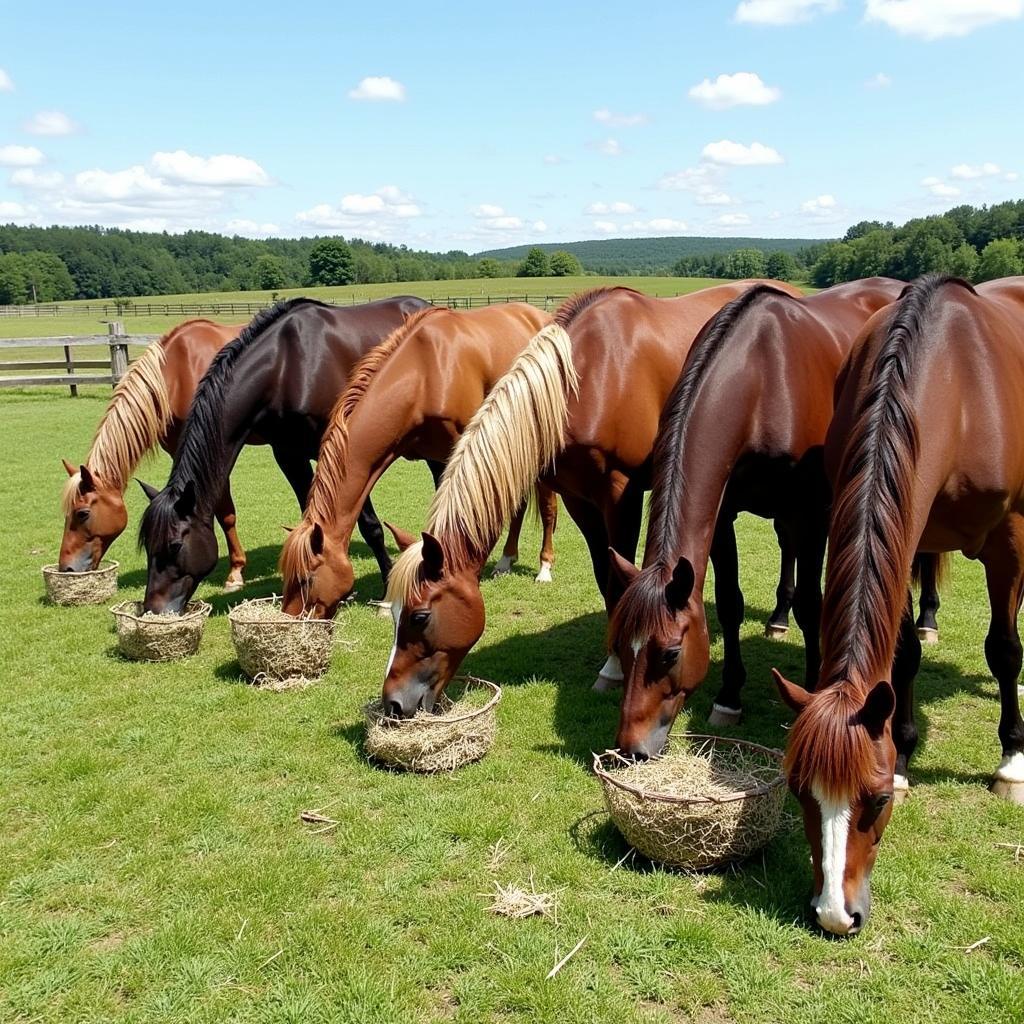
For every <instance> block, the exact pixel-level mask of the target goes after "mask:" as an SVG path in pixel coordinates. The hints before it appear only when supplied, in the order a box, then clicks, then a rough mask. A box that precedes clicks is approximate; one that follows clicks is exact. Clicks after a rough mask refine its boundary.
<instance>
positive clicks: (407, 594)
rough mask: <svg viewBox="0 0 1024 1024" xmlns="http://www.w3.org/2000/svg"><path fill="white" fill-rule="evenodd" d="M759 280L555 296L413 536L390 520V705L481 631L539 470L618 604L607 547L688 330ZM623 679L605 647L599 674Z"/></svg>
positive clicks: (433, 682)
mask: <svg viewBox="0 0 1024 1024" xmlns="http://www.w3.org/2000/svg"><path fill="white" fill-rule="evenodd" d="M756 283H757V282H751V281H746V282H743V281H737V282H734V283H731V284H727V285H719V286H717V287H714V288H707V289H704V290H702V291H698V292H693V293H691V294H689V295H684V296H682V297H680V298H675V299H657V298H652V297H650V296H647V295H641V294H640V293H639V292H635V291H633V290H631V289H628V288H611V289H598V290H596V291H593V292H588V293H586V294H584V295H580V296H577V297H576V298H574V299H571V300H569V301H568V302H567V303H564V304H563V305H562V307H561V308H560V309H559V310H558V311H557V312H556V313H555V318H554V323H552V324H549V325H548V326H547V327H545V328H543V329H542V330H541V331H540V332H539V333H538V334H537V335H536V336H535V337H534V338H533V340H532V341H531V342H530V344H529V345H528V346H527V347H526V349H524V351H523V352H522V353H521V354H520V355H519V356H518V358H517V359H516V361H515V362H514V363H513V364H512V366H511V368H510V369H509V371H508V372H507V373H506V374H505V376H504V377H502V379H501V380H500V381H499V382H498V383H497V384H496V385H495V387H494V388H493V390H492V391H491V393H490V394H489V395H488V396H487V398H486V399H485V400H484V402H483V404H482V405H481V406H480V409H479V411H478V412H477V413H476V415H475V416H474V417H473V419H472V420H471V421H470V424H469V426H468V427H467V428H466V430H465V432H464V433H463V435H462V437H461V438H460V439H459V442H458V444H456V446H455V449H454V450H453V452H452V455H451V458H450V459H449V462H448V468H447V469H446V470H445V474H444V476H443V477H442V479H441V485H440V487H439V488H438V490H437V493H436V495H435V496H434V501H433V503H432V504H431V508H430V512H429V515H428V519H427V530H426V532H425V533H424V534H423V537H422V540H421V541H417V542H415V543H414V542H413V539H412V537H411V536H409V535H407V534H402V533H401V531H397V532H396V531H393V532H395V535H396V539H397V540H398V541H399V546H400V547H401V546H404V547H405V550H404V551H403V554H402V556H401V557H400V558H399V559H398V561H397V562H396V563H395V566H394V570H393V574H392V577H391V580H390V581H389V585H388V599H389V600H390V601H391V602H392V614H393V615H395V616H396V644H395V650H394V652H393V654H392V657H391V661H390V664H389V667H388V672H387V678H386V680H385V682H384V701H385V703H386V704H387V705H388V706H389V707H390V709H391V710H392V711H393V712H394V713H396V714H401V715H411V714H413V713H414V712H415V710H416V709H417V708H418V707H421V706H424V707H430V706H432V704H433V701H434V700H435V699H436V697H437V696H438V695H439V694H440V693H441V691H442V690H443V689H444V687H445V686H446V685H447V683H448V682H449V680H450V679H451V678H452V676H453V674H454V673H455V671H456V669H457V668H458V666H459V664H460V663H461V662H462V660H463V658H464V657H465V655H466V653H467V652H468V651H469V649H470V648H471V647H472V646H473V644H475V643H476V641H477V640H478V639H479V638H480V635H481V633H482V632H483V627H484V608H483V599H482V597H481V594H480V586H479V579H478V577H479V573H480V570H481V568H482V567H483V565H484V562H485V561H486V558H487V554H488V553H489V551H490V550H491V547H492V546H493V545H494V542H495V540H496V539H497V537H498V534H499V532H500V530H501V528H502V524H503V523H504V522H506V521H507V520H508V518H509V517H510V516H511V515H512V513H513V512H514V511H515V510H516V509H517V508H518V507H519V504H520V503H521V502H522V500H523V497H524V495H525V494H526V493H527V492H528V490H529V488H530V487H531V486H532V484H533V482H534V481H535V480H536V479H537V477H538V475H541V479H542V481H543V482H544V483H546V484H548V485H549V486H551V487H552V489H553V490H555V491H556V492H557V493H558V494H559V496H560V497H561V498H562V499H563V501H564V503H565V507H566V509H567V510H568V512H569V514H570V515H571V516H572V518H573V520H574V521H575V522H576V524H577V525H578V526H579V527H580V530H581V531H582V533H583V536H584V538H585V539H586V542H587V546H588V547H589V549H590V555H591V559H592V561H593V565H594V576H595V578H596V579H597V583H598V586H599V587H600V588H601V592H602V594H603V596H604V598H605V604H606V607H607V609H608V610H609V611H611V610H612V609H613V608H614V606H615V602H616V600H617V599H618V596H619V593H620V590H621V588H620V586H619V584H618V583H617V580H616V579H615V578H614V577H612V576H611V575H610V574H609V560H608V547H609V544H613V545H614V546H615V547H616V549H617V550H620V551H622V552H624V553H625V554H626V555H627V556H628V557H629V558H632V557H633V556H634V554H635V551H636V544H637V541H638V539H639V533H640V521H641V514H642V511H643V493H644V490H645V488H647V487H648V486H649V480H650V455H651V449H652V448H653V446H654V438H655V435H656V433H657V428H658V418H659V416H660V415H661V409H662V406H663V405H664V403H665V400H666V399H667V397H668V394H669V392H670V391H671V389H672V385H673V384H674V383H675V380H676V378H677V377H678V376H679V371H680V368H681V367H682V364H683V360H684V359H685V358H686V354H687V352H688V351H689V348H690V344H691V343H692V341H693V339H694V337H695V336H696V335H697V332H698V331H699V330H700V329H701V327H702V326H703V325H704V323H705V322H706V321H707V320H708V318H709V317H711V316H712V315H714V314H715V313H717V312H718V310H719V309H721V308H722V306H723V305H725V303H727V302H729V301H730V300H732V299H734V298H736V297H737V296H739V295H741V294H742V293H743V292H744V291H746V290H747V289H748V288H750V287H751V286H752V285H753V284H756ZM778 287H779V288H780V289H782V290H784V291H786V292H790V293H792V294H799V292H798V291H797V290H796V289H793V288H791V287H790V286H788V285H784V284H779V285H778ZM621 678H622V672H621V668H620V667H619V665H618V661H617V659H615V658H614V656H613V657H609V659H608V661H607V662H606V663H605V666H604V668H603V669H602V670H601V678H600V679H599V684H601V685H608V684H612V685H614V683H615V682H616V680H621Z"/></svg>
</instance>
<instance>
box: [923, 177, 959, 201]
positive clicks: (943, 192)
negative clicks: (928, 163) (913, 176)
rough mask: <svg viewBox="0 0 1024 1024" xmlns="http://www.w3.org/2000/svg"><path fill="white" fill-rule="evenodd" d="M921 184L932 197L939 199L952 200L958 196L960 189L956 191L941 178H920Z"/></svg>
mask: <svg viewBox="0 0 1024 1024" xmlns="http://www.w3.org/2000/svg"><path fill="white" fill-rule="evenodd" d="M921 184H922V185H923V186H924V187H925V188H926V189H928V191H929V192H931V194H932V195H933V196H937V197H938V198H939V199H952V198H954V197H955V196H958V195H960V189H958V188H957V187H956V185H949V184H947V183H946V182H944V181H943V180H942V179H941V178H936V177H935V176H934V175H932V176H930V177H927V178H922V179H921Z"/></svg>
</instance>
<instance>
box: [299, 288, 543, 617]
mask: <svg viewBox="0 0 1024 1024" xmlns="http://www.w3.org/2000/svg"><path fill="white" fill-rule="evenodd" d="M549 320H550V317H549V316H548V315H547V314H546V313H542V312H541V311H540V310H539V309H537V308H536V307H534V306H530V305H527V304H525V303H519V302H516V303H510V304H508V305H498V306H488V307H485V308H483V309H474V310H467V311H460V310H450V309H427V310H424V311H423V312H422V313H417V314H416V315H415V316H412V317H410V318H409V319H408V320H407V321H406V322H405V323H404V324H403V325H402V326H401V327H399V328H398V330H397V331H395V332H394V333H393V334H392V335H391V336H390V337H389V338H388V339H387V340H386V341H384V342H382V343H381V344H380V345H378V346H377V347H376V348H375V349H373V351H372V352H370V354H369V355H367V356H366V357H365V358H364V359H363V360H362V362H361V363H360V364H359V365H358V366H357V367H356V368H355V370H354V371H353V372H352V376H351V378H350V379H349V383H348V387H347V388H346V389H345V392H344V393H343V394H342V396H341V398H340V399H339V400H338V403H337V405H336V406H335V407H334V411H333V413H332V414H331V421H330V424H329V426H328V428H327V430H326V432H325V433H324V437H323V441H322V442H321V444H320V457H319V459H318V460H317V467H316V473H315V474H314V477H313V486H312V488H311V489H310V492H309V503H308V505H307V507H306V514H305V516H304V517H303V520H302V523H301V524H300V525H299V526H298V527H296V528H295V529H294V530H292V531H291V532H290V533H289V535H288V538H287V540H286V541H285V545H284V548H283V549H282V552H281V571H282V575H283V577H284V603H283V607H284V610H285V611H286V612H287V613H289V614H291V615H299V614H306V615H313V616H315V617H318V618H319V617H327V618H330V617H331V616H333V615H334V613H335V611H336V610H337V607H338V605H339V604H340V602H341V601H342V600H344V599H345V598H346V597H347V596H348V594H349V593H350V592H351V590H352V587H353V584H354V582H355V576H354V573H353V570H352V562H351V560H350V559H349V554H348V546H349V541H350V539H351V537H352V531H353V530H354V529H355V525H356V518H357V516H358V514H359V510H360V509H361V508H362V507H363V503H364V502H365V501H366V499H367V498H368V497H369V495H370V492H371V491H372V490H373V487H374V485H375V484H376V482H377V481H378V480H379V479H380V477H381V475H382V474H383V473H384V471H385V470H386V469H387V468H388V466H390V465H391V464H392V463H393V462H394V461H395V460H396V459H398V458H406V459H427V460H430V461H431V464H432V465H433V466H437V467H443V465H444V463H445V462H446V461H447V460H448V456H449V454H450V453H451V450H452V446H453V445H454V444H455V442H456V440H457V439H458V438H459V436H460V435H461V434H462V431H463V430H465V428H466V424H467V423H469V421H470V419H471V418H472V416H473V413H475V412H476V410H477V409H478V408H479V407H480V403H481V402H482V401H483V400H484V397H485V396H486V395H487V393H488V392H489V391H490V390H491V388H492V387H493V386H494V384H495V382H496V381H497V380H498V378H499V377H501V375H502V374H503V373H504V372H505V371H506V370H507V369H508V368H509V365H510V364H511V363H512V360H513V359H515V357H516V356H517V355H518V354H519V353H520V352H521V351H522V350H523V349H524V348H525V347H526V344H527V342H529V340H530V338H532V337H533V335H535V334H536V333H537V331H538V330H540V328H541V327H543V326H544V324H546V323H547V322H548V321H549ZM438 476H439V474H438ZM539 498H540V506H541V515H542V517H543V519H544V523H545V530H544V546H543V548H542V550H541V570H540V576H539V577H538V578H539V579H542V580H549V579H550V578H551V565H552V563H553V561H554V550H553V548H552V534H553V532H554V526H555V522H554V520H555V515H556V513H557V499H556V498H555V497H554V495H553V494H551V492H550V491H546V490H545V492H544V494H543V495H539ZM525 511H526V509H525V505H524V506H522V507H520V509H519V511H518V513H517V515H516V517H515V518H514V520H513V523H512V527H511V529H510V531H509V540H508V542H507V543H506V545H505V551H504V553H503V555H502V562H503V563H504V564H505V565H508V566H510V565H511V563H512V562H513V561H514V560H515V557H516V556H517V554H518V550H517V541H518V536H519V529H520V527H521V526H522V520H523V515H524V514H525ZM501 564H502V563H499V565H501Z"/></svg>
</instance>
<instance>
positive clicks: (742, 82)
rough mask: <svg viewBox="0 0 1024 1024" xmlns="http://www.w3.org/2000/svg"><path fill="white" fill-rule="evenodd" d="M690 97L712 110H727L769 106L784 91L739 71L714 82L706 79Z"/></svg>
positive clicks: (719, 77) (692, 91)
mask: <svg viewBox="0 0 1024 1024" xmlns="http://www.w3.org/2000/svg"><path fill="white" fill-rule="evenodd" d="M688 95H689V97H690V99H691V100H696V101H697V102H698V103H700V104H701V105H702V106H705V107H708V108H709V109H710V110H726V109H727V108H728V107H739V106H749V107H764V106H767V105H768V104H769V103H774V102H775V101H776V100H777V99H779V97H780V96H782V90H781V89H778V88H776V87H775V86H774V85H765V84H764V82H762V81H761V76H760V75H755V74H754V73H753V72H752V71H737V72H736V74H734V75H719V76H718V77H717V78H716V79H715V80H714V81H713V82H712V81H711V79H710V78H705V79H704V81H703V82H701V83H700V84H699V85H695V86H693V88H692V89H690V91H689V93H688Z"/></svg>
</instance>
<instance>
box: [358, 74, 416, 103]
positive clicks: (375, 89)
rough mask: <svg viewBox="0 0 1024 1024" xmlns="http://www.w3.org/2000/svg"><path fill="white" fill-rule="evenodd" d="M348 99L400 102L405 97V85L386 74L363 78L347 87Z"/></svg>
mask: <svg viewBox="0 0 1024 1024" xmlns="http://www.w3.org/2000/svg"><path fill="white" fill-rule="evenodd" d="M348 98H349V99H350V100H391V101H393V102H397V103H401V102H402V100H404V99H405V86H404V85H402V83H401V82H396V81H395V80H394V79H393V78H389V77H388V76H387V75H380V76H373V75H371V76H370V77H369V78H364V79H362V80H361V81H360V83H359V84H358V85H357V86H356V87H355V88H354V89H349V91H348Z"/></svg>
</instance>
